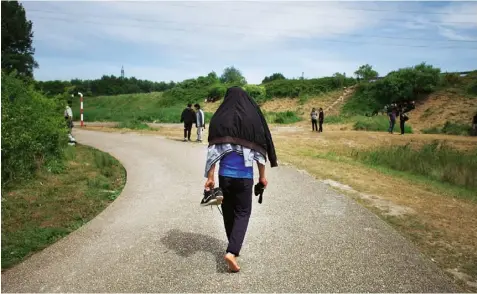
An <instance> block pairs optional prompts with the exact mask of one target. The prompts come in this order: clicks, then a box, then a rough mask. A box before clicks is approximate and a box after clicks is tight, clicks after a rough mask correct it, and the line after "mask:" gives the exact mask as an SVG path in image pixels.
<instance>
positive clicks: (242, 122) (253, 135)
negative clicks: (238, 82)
mask: <svg viewBox="0 0 477 294" xmlns="http://www.w3.org/2000/svg"><path fill="white" fill-rule="evenodd" d="M220 143H230V144H238V145H242V146H244V147H247V148H250V149H254V150H256V151H258V152H260V153H262V154H263V155H268V159H269V160H270V165H271V167H276V166H278V164H277V155H276V153H275V146H274V145H273V140H272V135H271V133H270V129H269V128H268V124H267V121H266V120H265V117H264V116H263V114H262V111H261V110H260V107H258V105H257V103H255V101H254V100H253V99H252V98H251V97H250V96H249V95H248V94H247V92H245V91H244V90H243V89H242V88H240V87H231V88H229V89H227V93H226V94H225V98H224V101H223V102H222V104H221V105H220V107H219V109H217V111H216V112H215V114H214V116H212V119H211V120H210V125H209V145H213V144H220Z"/></svg>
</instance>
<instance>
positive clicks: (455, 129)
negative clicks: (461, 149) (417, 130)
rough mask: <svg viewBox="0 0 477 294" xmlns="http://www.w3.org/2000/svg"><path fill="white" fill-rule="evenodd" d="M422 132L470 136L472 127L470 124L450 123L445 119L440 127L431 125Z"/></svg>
mask: <svg viewBox="0 0 477 294" xmlns="http://www.w3.org/2000/svg"><path fill="white" fill-rule="evenodd" d="M422 132H423V133H424V134H446V135H457V136H471V135H472V127H471V126H470V125H465V124H459V123H452V122H449V121H447V122H446V123H445V124H444V126H443V127H442V128H439V127H432V128H428V129H424V130H422Z"/></svg>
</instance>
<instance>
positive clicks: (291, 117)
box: [263, 111, 301, 124]
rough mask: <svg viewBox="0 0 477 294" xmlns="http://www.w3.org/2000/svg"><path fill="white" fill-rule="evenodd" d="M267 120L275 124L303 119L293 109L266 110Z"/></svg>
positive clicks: (290, 122)
mask: <svg viewBox="0 0 477 294" xmlns="http://www.w3.org/2000/svg"><path fill="white" fill-rule="evenodd" d="M263 115H264V116H265V120H266V121H267V122H268V123H274V124H292V123H296V122H299V121H301V118H300V117H299V116H298V115H297V114H296V113H295V112H293V111H285V112H264V113H263Z"/></svg>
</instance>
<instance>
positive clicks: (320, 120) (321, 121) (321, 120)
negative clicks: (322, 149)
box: [318, 107, 325, 133]
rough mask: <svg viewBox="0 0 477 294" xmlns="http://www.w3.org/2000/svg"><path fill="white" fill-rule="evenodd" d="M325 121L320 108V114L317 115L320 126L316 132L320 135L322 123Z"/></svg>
mask: <svg viewBox="0 0 477 294" xmlns="http://www.w3.org/2000/svg"><path fill="white" fill-rule="evenodd" d="M324 120H325V113H324V112H323V108H321V107H320V113H319V115H318V122H319V124H320V129H319V130H318V132H320V133H322V132H323V121H324Z"/></svg>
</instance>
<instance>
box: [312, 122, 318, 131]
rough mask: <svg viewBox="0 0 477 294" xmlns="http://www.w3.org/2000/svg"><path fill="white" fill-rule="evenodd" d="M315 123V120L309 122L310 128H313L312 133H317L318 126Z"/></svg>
mask: <svg viewBox="0 0 477 294" xmlns="http://www.w3.org/2000/svg"><path fill="white" fill-rule="evenodd" d="M316 123H317V121H316V119H312V120H311V127H312V128H313V131H318V125H317V124H316Z"/></svg>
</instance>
